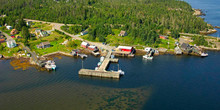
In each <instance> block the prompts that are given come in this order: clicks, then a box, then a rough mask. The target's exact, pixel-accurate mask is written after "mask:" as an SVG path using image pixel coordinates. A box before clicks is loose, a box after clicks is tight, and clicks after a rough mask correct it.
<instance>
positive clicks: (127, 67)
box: [0, 52, 220, 110]
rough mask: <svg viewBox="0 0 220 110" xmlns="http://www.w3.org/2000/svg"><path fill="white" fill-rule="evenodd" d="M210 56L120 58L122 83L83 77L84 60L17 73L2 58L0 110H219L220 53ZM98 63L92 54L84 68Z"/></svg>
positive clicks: (58, 61)
mask: <svg viewBox="0 0 220 110" xmlns="http://www.w3.org/2000/svg"><path fill="white" fill-rule="evenodd" d="M209 54H210V56H209V57H207V58H200V57H193V56H172V55H163V56H157V57H155V59H154V60H153V61H147V60H143V59H142V57H141V56H136V57H135V58H131V59H127V58H120V62H119V64H120V68H121V69H122V70H124V71H125V73H126V75H125V76H124V77H122V78H121V79H120V80H113V79H105V78H95V77H82V76H79V75H78V70H79V69H81V64H82V60H81V59H77V58H71V57H64V56H63V57H62V59H58V58H55V61H56V64H57V66H58V69H57V71H56V72H46V71H45V72H42V71H41V72H40V71H38V70H37V69H35V68H29V69H28V70H25V71H23V70H13V68H12V67H11V66H10V60H1V61H0V67H1V68H4V69H1V72H0V109H1V110H12V109H16V110H29V109H32V110H39V109H41V110H48V109H54V110H60V109H70V110H71V109H124V108H125V109H129V108H134V109H147V110H156V109H161V108H162V109H164V110H197V109H199V110H207V109H209V110H219V109H220V95H219V93H220V87H219V84H220V72H219V71H220V68H218V67H217V66H218V64H219V62H220V59H219V57H220V52H209ZM98 60H99V58H96V57H93V56H89V57H88V58H87V59H86V60H84V67H85V68H90V69H94V68H95V65H96V64H97V62H98ZM109 69H115V70H116V69H117V64H111V65H110V67H109Z"/></svg>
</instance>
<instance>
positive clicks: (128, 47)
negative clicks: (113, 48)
mask: <svg viewBox="0 0 220 110" xmlns="http://www.w3.org/2000/svg"><path fill="white" fill-rule="evenodd" d="M118 48H119V49H132V48H133V47H130V46H118Z"/></svg>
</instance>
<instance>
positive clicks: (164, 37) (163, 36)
mask: <svg viewBox="0 0 220 110" xmlns="http://www.w3.org/2000/svg"><path fill="white" fill-rule="evenodd" d="M159 37H160V39H168V36H165V35H159Z"/></svg>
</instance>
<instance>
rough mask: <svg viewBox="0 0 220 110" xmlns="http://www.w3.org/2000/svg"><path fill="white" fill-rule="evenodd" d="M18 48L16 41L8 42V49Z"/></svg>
mask: <svg viewBox="0 0 220 110" xmlns="http://www.w3.org/2000/svg"><path fill="white" fill-rule="evenodd" d="M16 46H17V44H16V42H15V40H14V39H8V40H7V47H8V48H14V47H16Z"/></svg>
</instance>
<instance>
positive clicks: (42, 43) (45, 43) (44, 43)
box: [40, 42, 50, 45]
mask: <svg viewBox="0 0 220 110" xmlns="http://www.w3.org/2000/svg"><path fill="white" fill-rule="evenodd" d="M40 44H41V45H50V42H41V43H40Z"/></svg>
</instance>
